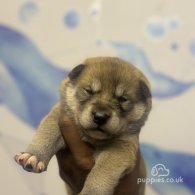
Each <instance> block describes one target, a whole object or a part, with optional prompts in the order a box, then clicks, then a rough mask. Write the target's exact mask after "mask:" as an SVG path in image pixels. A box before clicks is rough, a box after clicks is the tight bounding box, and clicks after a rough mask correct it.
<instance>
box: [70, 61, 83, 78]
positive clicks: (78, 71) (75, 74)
mask: <svg viewBox="0 0 195 195" xmlns="http://www.w3.org/2000/svg"><path fill="white" fill-rule="evenodd" d="M85 66H86V65H84V64H79V65H78V66H76V67H75V68H73V69H72V71H71V72H70V73H69V74H68V76H69V78H70V79H71V80H75V79H77V78H78V76H79V75H80V74H81V72H82V71H83V69H84V68H85Z"/></svg>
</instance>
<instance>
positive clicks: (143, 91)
mask: <svg viewBox="0 0 195 195" xmlns="http://www.w3.org/2000/svg"><path fill="white" fill-rule="evenodd" d="M139 89H140V90H139V99H140V100H141V101H145V100H146V99H148V98H151V97H152V95H151V92H150V89H149V88H148V86H147V85H146V83H145V82H144V81H142V80H140V81H139Z"/></svg>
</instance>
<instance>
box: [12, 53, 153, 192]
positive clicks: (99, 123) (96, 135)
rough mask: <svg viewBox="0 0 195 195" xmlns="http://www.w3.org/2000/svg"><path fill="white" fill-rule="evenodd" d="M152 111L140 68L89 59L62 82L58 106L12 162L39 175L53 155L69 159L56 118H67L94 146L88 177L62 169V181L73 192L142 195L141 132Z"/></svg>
mask: <svg viewBox="0 0 195 195" xmlns="http://www.w3.org/2000/svg"><path fill="white" fill-rule="evenodd" d="M150 110H151V92H150V86H149V82H148V80H147V79H146V77H145V76H144V75H143V73H142V72H141V71H140V70H138V69H137V68H136V67H135V66H133V65H132V64H130V63H128V62H126V61H123V60H121V59H119V58H115V57H97V58H90V59H87V60H86V61H85V62H84V63H83V64H80V65H78V66H77V67H75V68H74V69H73V70H72V71H71V72H70V73H69V75H68V77H67V78H65V79H64V80H63V81H62V82H61V87H60V100H59V102H57V104H56V105H55V106H54V107H53V109H52V110H51V111H50V113H49V114H48V115H47V116H46V117H45V118H44V119H43V120H42V121H41V123H40V125H39V127H38V129H37V132H36V134H35V136H34V138H33V140H32V142H31V143H30V145H29V146H28V147H27V149H26V151H25V152H23V153H19V154H17V155H16V156H15V160H16V162H17V163H18V164H20V165H22V166H23V168H24V169H25V170H27V171H32V172H42V171H44V170H46V167H47V165H48V163H49V160H50V159H51V157H52V156H53V155H54V154H57V157H58V156H59V155H60V153H61V154H62V153H63V154H65V153H67V151H69V152H68V153H69V155H71V151H70V149H69V147H68V144H67V142H66V141H64V139H63V137H62V134H61V131H60V127H59V126H63V120H60V117H61V116H62V115H66V116H68V117H70V118H71V119H72V121H73V123H74V124H75V127H76V128H77V131H78V134H79V136H80V138H81V139H82V140H83V142H86V143H87V144H88V145H89V147H91V148H93V156H92V157H93V159H94V165H93V166H92V167H91V168H90V170H88V172H87V173H86V174H81V175H79V173H80V172H79V171H80V170H78V172H77V177H74V176H73V172H70V171H68V170H67V173H66V168H65V169H64V170H65V173H64V174H65V177H63V178H65V180H67V182H68V183H69V184H70V185H71V187H72V189H73V191H74V193H75V194H80V195H92V194H94V195H113V194H114V195H130V194H132V195H143V194H144V187H145V186H144V184H143V183H142V184H137V182H136V181H137V178H144V177H146V172H145V165H144V161H143V158H142V155H141V153H140V150H139V133H140V130H141V128H142V126H143V125H144V123H145V121H146V119H147V117H148V114H149V112H150ZM59 121H60V122H59ZM65 126H66V124H65ZM63 131H66V130H64V129H63ZM64 161H66V159H64ZM75 161H79V159H77V160H75ZM66 164H67V163H66ZM75 164H77V165H78V164H79V162H75ZM67 166H68V165H67ZM71 166H73V164H71ZM66 174H67V177H66ZM71 174H72V175H71ZM68 175H69V179H68ZM66 178H67V179H66ZM79 178H82V179H79ZM78 181H80V182H78Z"/></svg>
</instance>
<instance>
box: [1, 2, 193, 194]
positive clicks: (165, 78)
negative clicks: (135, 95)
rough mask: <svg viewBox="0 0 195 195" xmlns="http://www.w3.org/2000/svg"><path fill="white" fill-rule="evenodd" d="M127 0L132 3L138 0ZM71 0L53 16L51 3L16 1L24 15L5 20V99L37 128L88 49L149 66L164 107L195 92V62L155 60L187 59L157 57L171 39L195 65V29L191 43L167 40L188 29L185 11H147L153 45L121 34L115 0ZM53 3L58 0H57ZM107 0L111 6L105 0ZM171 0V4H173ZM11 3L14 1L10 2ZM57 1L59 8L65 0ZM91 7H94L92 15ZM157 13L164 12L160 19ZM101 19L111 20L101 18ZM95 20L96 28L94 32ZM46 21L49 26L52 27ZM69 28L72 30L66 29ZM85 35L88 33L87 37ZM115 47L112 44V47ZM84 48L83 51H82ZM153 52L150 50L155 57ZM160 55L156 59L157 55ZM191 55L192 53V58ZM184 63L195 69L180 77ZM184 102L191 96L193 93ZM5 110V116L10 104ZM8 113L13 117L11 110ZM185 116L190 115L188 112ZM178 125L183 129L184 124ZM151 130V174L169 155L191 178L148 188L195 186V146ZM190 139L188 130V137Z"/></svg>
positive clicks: (185, 190)
mask: <svg viewBox="0 0 195 195" xmlns="http://www.w3.org/2000/svg"><path fill="white" fill-rule="evenodd" d="M124 2H128V3H130V2H131V1H124ZM58 3H59V10H61V9H60V7H61V6H60V3H61V1H59V2H58ZM115 4H116V5H115ZM115 4H114V5H113V6H115V7H117V3H115ZM63 5H64V10H63V11H62V10H61V11H62V14H61V18H60V17H59V18H58V16H59V15H55V13H57V11H56V12H55V11H54V13H53V15H55V17H54V19H53V16H52V15H46V16H47V17H45V18H42V17H43V16H41V13H42V12H43V13H44V14H47V12H46V11H45V10H44V9H43V7H44V5H41V4H38V3H36V1H27V2H23V4H22V5H19V4H18V5H17V6H16V7H17V9H16V14H17V21H12V20H10V19H7V18H6V17H4V22H2V23H1V24H0V105H1V106H4V107H6V109H7V110H8V111H9V112H10V113H12V114H13V115H14V116H15V117H16V118H17V120H19V121H20V122H21V123H25V124H27V125H28V126H29V127H30V128H32V129H35V128H36V127H37V125H38V124H39V122H40V120H41V119H42V118H43V116H44V115H45V114H47V113H48V111H49V110H50V109H51V107H52V105H54V104H55V102H56V100H57V99H58V88H59V83H60V81H61V80H62V79H63V78H64V77H65V76H66V75H67V73H68V72H69V70H70V68H72V67H73V66H75V65H77V62H78V63H80V60H82V61H83V60H84V59H85V58H87V57H88V56H93V55H96V56H97V55H99V54H100V55H115V56H118V57H121V58H123V59H125V60H127V61H129V62H131V63H133V64H135V65H136V66H137V67H138V68H140V69H141V70H142V71H143V72H144V73H145V74H146V76H147V77H148V78H149V80H150V82H151V86H152V95H153V99H154V102H155V105H154V110H155V106H157V107H159V106H160V105H161V104H163V105H164V106H165V107H166V104H165V102H169V100H171V101H173V99H175V101H177V98H180V97H182V96H185V94H186V93H187V94H188V93H190V91H192V94H193V95H194V86H195V77H194V76H191V75H195V74H193V71H195V68H194V67H192V66H189V67H187V68H186V70H185V68H183V69H182V68H181V67H182V66H181V65H180V66H179V67H177V66H176V65H174V64H173V65H168V66H167V67H169V66H172V69H170V68H165V69H164V70H166V71H163V69H161V68H159V67H160V66H159V67H158V66H155V63H154V61H155V62H156V61H158V60H159V61H161V60H163V61H165V62H166V63H167V64H170V63H175V64H177V61H179V60H178V59H176V58H179V57H180V56H179V57H177V56H175V61H174V60H173V59H171V60H170V61H169V55H167V56H166V54H167V53H168V52H167V53H166V54H164V57H162V59H161V58H159V57H156V54H155V53H156V52H157V53H160V52H162V49H160V48H159V47H160V46H161V44H162V45H164V47H165V46H166V45H169V46H170V48H168V50H169V52H170V53H175V52H181V53H182V52H183V53H182V55H183V56H182V58H185V56H188V55H189V56H190V57H188V58H187V59H188V61H186V62H189V64H193V66H195V63H194V62H195V61H194V58H193V57H194V55H195V52H194V51H195V44H194V40H195V38H194V37H191V38H190V40H189V42H188V43H189V44H187V46H186V45H185V44H182V43H179V41H175V39H174V38H173V37H172V38H169V39H167V40H166V39H165V37H166V35H167V34H168V33H169V31H174V32H175V33H176V32H179V31H181V29H182V26H181V23H182V22H183V23H184V22H185V17H184V18H183V20H182V19H180V18H179V17H171V19H169V20H168V22H167V23H166V24H165V22H164V21H163V20H162V19H159V18H161V13H159V14H158V12H157V13H156V15H155V16H153V17H151V16H148V19H147V20H146V19H145V21H144V25H143V26H144V28H143V33H142V34H139V36H140V37H145V40H147V41H145V45H144V44H143V45H141V44H140V40H141V38H140V40H135V41H134V40H133V35H132V38H129V37H131V35H129V37H127V36H126V38H125V39H123V38H122V37H123V36H122V35H121V34H120V33H119V34H118V36H116V35H114V32H113V31H112V28H113V25H114V24H113V25H112V23H113V21H112V18H110V17H107V16H109V13H105V12H103V11H104V10H106V8H107V6H108V5H107V4H104V3H103V4H102V3H101V1H94V2H93V3H92V4H91V3H88V2H86V3H85V5H83V6H79V5H78V4H71V6H69V4H68V3H67V8H66V3H65V2H64V4H63ZM194 5H195V4H194ZM47 6H48V7H51V5H50V4H49V3H48V5H47ZM103 6H104V7H105V9H104V8H102V7H103ZM121 6H122V5H121ZM156 6H157V5H156ZM161 6H162V5H161ZM164 6H165V7H166V6H168V4H167V5H164ZM7 7H9V6H8V5H7ZM56 7H57V8H58V6H57V4H56ZM154 7H155V6H154ZM41 8H42V10H41ZM87 8H88V9H87ZM0 9H1V8H0ZM56 10H57V9H56ZM140 10H141V7H140ZM86 13H88V15H87V16H86ZM12 14H13V13H10V16H11V15H12ZM125 15H126V12H124V17H125ZM140 15H141V13H140ZM178 15H179V13H178ZM100 16H101V17H100ZM156 16H158V17H157V19H156ZM114 17H115V19H119V18H120V19H121V18H123V15H122V16H121V15H120V17H119V16H118V15H116V16H114ZM39 18H40V21H41V22H46V21H47V22H48V21H50V20H51V23H52V24H51V26H50V25H48V26H46V27H45V26H43V25H42V23H41V22H40V24H39V22H38V21H39ZM104 18H105V20H106V21H107V22H108V24H110V28H111V29H110V31H111V32H110V33H111V35H114V36H111V37H110V38H107V35H106V33H105V34H104V33H102V31H106V30H108V29H106V26H105V24H104ZM89 19H90V20H91V21H90V20H89ZM59 21H60V24H59ZM101 21H103V22H102V23H101ZM36 22H37V23H36ZM109 22H110V23H109ZM54 24H58V25H59V26H60V27H59V29H56V34H55V35H54V34H53V35H52V36H53V40H50V38H51V37H50V36H51V34H49V31H50V30H51V31H52V30H53V32H55V28H54V27H55V25H54ZM26 25H29V26H26ZM30 25H32V26H30ZM33 25H34V26H33ZM121 25H122V24H121ZM126 25H127V27H126V28H123V29H118V31H119V32H121V31H129V34H131V26H132V25H133V24H131V25H130V26H128V24H126ZM104 26H105V28H104ZM35 27H40V28H41V29H39V30H37V29H36V28H35ZM88 27H89V31H90V32H91V34H89V35H88V34H87V31H85V30H84V28H88ZM94 27H95V33H94V32H93V30H94ZM44 28H46V29H47V31H48V32H47V31H46V30H45V29H44ZM62 29H63V31H64V32H63V33H64V34H63V33H62V32H59V31H60V30H62ZM79 29H80V30H79ZM32 30H33V32H35V33H34V34H33V33H32ZM116 31H117V30H116ZM43 32H44V33H43ZM39 33H40V35H41V36H40V37H39V36H36V34H39ZM58 33H61V34H58ZM93 33H94V34H93ZM103 34H104V35H103ZM44 36H45V37H46V38H45V40H47V41H48V42H47V43H45V42H44V41H42V40H43V39H44ZM63 36H64V37H63ZM78 37H80V39H81V40H80V39H78V42H77V41H76V39H77V38H78ZM85 38H86V41H83V39H85ZM60 39H61V40H60ZM55 40H56V41H57V40H58V41H57V42H58V43H59V42H62V44H61V46H60V47H59V48H58V45H54V46H53V47H51V45H52V44H53V43H54V42H55ZM73 42H74V43H73ZM85 42H86V43H85ZM148 42H151V43H152V44H154V43H155V44H156V45H158V47H156V46H154V49H151V46H148V47H147V44H146V43H148ZM84 43H85V44H84ZM47 44H48V45H49V46H50V47H51V49H49V48H50V47H48V45H47ZM152 44H151V45H152ZM44 45H45V46H44ZM184 46H185V47H188V48H187V49H186V50H185V52H186V51H187V52H186V53H184V51H183V50H182V51H179V50H181V49H180V48H181V47H184ZM62 48H63V49H62ZM156 48H157V49H156ZM158 48H159V50H158ZM166 49H167V48H166ZM43 50H44V52H43ZM90 50H92V51H93V52H91V51H90ZM107 50H109V52H108V51H107ZM148 51H149V52H148ZM50 52H51V53H50ZM80 53H82V55H81V54H80ZM148 53H150V57H149V55H148ZM56 56H57V57H56ZM59 56H60V57H59ZM66 57H67V61H66ZM83 57H84V58H83ZM166 57H167V59H166V60H164V59H163V58H166ZM153 58H154V59H156V60H152V59H153ZM70 59H72V60H70ZM189 59H190V60H189ZM54 61H56V62H54ZM183 61H185V59H184V60H183ZM58 62H59V64H58ZM70 62H71V63H70ZM61 63H63V64H61ZM183 66H186V64H183ZM167 70H171V71H167ZM178 70H180V71H181V72H182V71H184V72H185V71H186V72H192V74H191V75H190V77H189V78H187V79H186V76H181V77H179V76H178V75H179V74H175V72H177V71H178ZM186 74H187V73H186ZM161 102H162V103H161ZM183 103H185V101H184V102H183ZM192 105H194V102H188V105H186V107H187V108H188V109H189V110H190V108H191V107H192ZM170 109H171V108H170V104H169V103H168V104H167V109H165V110H164V109H163V111H162V112H165V115H166V112H170ZM154 112H155V111H154ZM1 114H2V116H3V114H4V113H3V111H2V112H1ZM173 114H174V117H173V118H170V120H175V123H177V125H178V126H179V124H178V123H179V122H178V121H177V113H173ZM156 118H158V116H156ZM156 118H155V119H153V117H151V119H150V118H149V120H150V123H155V122H157V121H156ZM184 118H185V113H184ZM7 121H9V123H12V121H11V119H10V120H9V118H8V119H7ZM183 122H184V123H185V119H184V121H183ZM158 123H161V119H159V120H158ZM184 125H185V124H184ZM149 127H150V126H149ZM0 128H1V129H5V128H6V127H5V126H2V125H1V124H0ZM146 128H147V127H146ZM167 128H169V127H167V126H166V129H167ZM188 128H193V129H194V125H193V126H192V125H189V126H188V124H187V122H186V129H185V131H186V132H187V131H188ZM162 130H163V128H162ZM162 130H161V131H159V132H158V135H159V137H156V139H159V138H160V137H161V134H162V137H163V136H164V135H163V131H162ZM171 130H172V129H170V131H171ZM13 131H14V128H13ZM143 131H144V130H143ZM152 131H154V130H152ZM175 131H176V132H177V130H176V128H175ZM3 132H4V131H2V132H0V133H1V134H2V135H3ZM190 132H191V131H190ZM1 134H0V135H1ZM13 136H14V133H13ZM192 136H193V137H194V136H195V134H193V135H188V137H192ZM164 137H165V136H164ZM150 138H151V137H149V138H148V139H147V134H145V135H144V141H143V142H142V143H141V148H142V151H143V154H144V157H145V160H146V163H147V170H148V177H150V178H152V177H153V176H152V175H151V170H152V168H153V167H154V166H155V165H156V164H159V163H161V164H164V165H165V166H166V168H168V169H169V171H170V174H169V176H168V177H171V178H179V177H182V178H183V182H182V183H153V184H149V185H148V188H150V189H151V191H152V193H153V194H162V195H164V194H167V195H169V194H185V195H187V194H195V166H194V164H195V152H194V150H190V151H187V149H186V150H182V151H180V149H179V148H178V149H176V148H175V147H173V148H172V147H171V145H172V144H171V143H169V144H168V145H169V148H167V147H166V143H164V144H162V143H161V142H160V143H161V144H159V145H158V144H156V143H157V142H158V141H157V142H155V143H154V142H153V141H152V140H153V139H155V138H153V139H151V141H150ZM186 139H187V138H186ZM186 139H185V137H183V140H184V142H185V141H186ZM12 144H14V143H12ZM173 145H174V140H173ZM183 145H185V143H182V146H183ZM2 146H3V145H2ZM192 147H194V145H193V146H192ZM181 148H182V147H181ZM12 150H13V149H12ZM15 152H18V151H15ZM16 169H17V168H16ZM0 177H1V176H0ZM28 185H29V184H28ZM41 190H42V189H41ZM41 193H43V192H41ZM36 194H37V192H36ZM148 194H149V193H148ZM150 195H151V194H150Z"/></svg>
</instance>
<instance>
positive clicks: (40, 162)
mask: <svg viewBox="0 0 195 195" xmlns="http://www.w3.org/2000/svg"><path fill="white" fill-rule="evenodd" d="M59 115H60V104H59V103H57V104H56V105H55V106H54V107H53V109H52V110H51V111H50V112H49V114H48V115H47V116H45V118H44V119H43V120H42V121H41V123H40V125H39V127H38V129H37V131H36V133H35V135H34V137H33V139H32V141H31V143H30V144H29V145H28V147H27V149H26V151H25V152H22V153H19V154H17V155H16V156H15V160H16V162H17V163H18V164H19V165H21V166H23V168H24V169H25V170H27V171H32V172H39V173H40V172H42V171H45V170H46V168H47V165H48V163H49V160H50V159H51V157H52V156H53V155H54V154H55V153H56V152H57V151H58V150H59V149H61V148H63V147H64V146H65V143H64V140H63V138H62V135H61V132H60V129H59V126H58V121H59Z"/></svg>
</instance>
